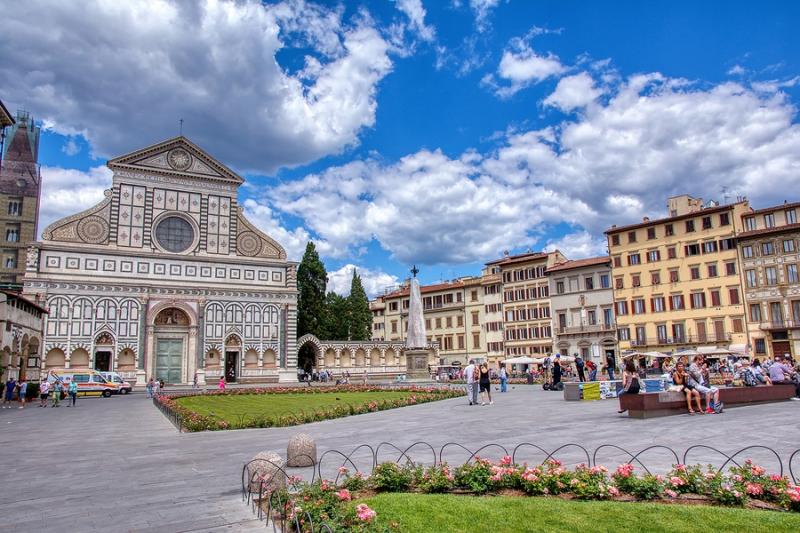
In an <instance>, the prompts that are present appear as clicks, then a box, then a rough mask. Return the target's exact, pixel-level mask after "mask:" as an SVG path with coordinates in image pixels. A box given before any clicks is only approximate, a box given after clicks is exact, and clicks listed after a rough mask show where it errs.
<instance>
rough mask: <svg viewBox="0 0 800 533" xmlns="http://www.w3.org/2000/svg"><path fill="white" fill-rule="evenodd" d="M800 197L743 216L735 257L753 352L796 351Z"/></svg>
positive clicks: (799, 346) (799, 349)
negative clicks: (799, 213) (737, 252)
mask: <svg viewBox="0 0 800 533" xmlns="http://www.w3.org/2000/svg"><path fill="white" fill-rule="evenodd" d="M798 211H800V202H796V203H791V204H790V203H784V204H783V205H778V206H774V207H769V208H766V209H759V210H756V211H753V212H750V213H745V214H743V215H742V225H743V226H744V233H741V234H739V247H738V248H739V260H740V264H741V267H742V276H743V279H744V285H745V287H744V300H745V304H746V306H747V326H748V333H749V336H750V344H751V348H752V352H753V355H754V356H755V357H774V356H775V355H783V354H787V353H788V354H792V355H798V354H800V278H798V266H799V265H798V264H799V263H800V251H798V247H800V223H798V220H797V215H798Z"/></svg>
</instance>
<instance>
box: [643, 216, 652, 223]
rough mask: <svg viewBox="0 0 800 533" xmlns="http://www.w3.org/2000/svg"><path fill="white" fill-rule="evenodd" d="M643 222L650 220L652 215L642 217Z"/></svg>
mask: <svg viewBox="0 0 800 533" xmlns="http://www.w3.org/2000/svg"><path fill="white" fill-rule="evenodd" d="M642 222H650V217H642Z"/></svg>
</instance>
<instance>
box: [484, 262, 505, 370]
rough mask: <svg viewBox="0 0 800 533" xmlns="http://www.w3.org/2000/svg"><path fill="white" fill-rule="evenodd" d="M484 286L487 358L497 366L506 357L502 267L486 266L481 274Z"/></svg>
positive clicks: (491, 363)
mask: <svg viewBox="0 0 800 533" xmlns="http://www.w3.org/2000/svg"><path fill="white" fill-rule="evenodd" d="M481 285H482V286H483V324H481V326H482V330H483V335H484V340H485V343H486V358H487V359H488V361H489V363H490V365H492V366H496V365H497V363H498V362H500V361H502V360H503V359H505V358H506V356H505V348H504V342H503V331H504V327H503V283H502V278H501V277H500V267H498V266H491V267H484V268H483V272H482V275H481Z"/></svg>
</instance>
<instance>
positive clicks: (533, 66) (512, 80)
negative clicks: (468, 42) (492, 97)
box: [481, 27, 567, 98]
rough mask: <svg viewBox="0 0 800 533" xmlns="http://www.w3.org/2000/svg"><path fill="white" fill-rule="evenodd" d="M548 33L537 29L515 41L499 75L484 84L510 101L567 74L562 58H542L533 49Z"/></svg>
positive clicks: (498, 68) (502, 59)
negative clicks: (531, 88)
mask: <svg viewBox="0 0 800 533" xmlns="http://www.w3.org/2000/svg"><path fill="white" fill-rule="evenodd" d="M547 32H548V31H547V30H543V29H542V28H537V27H534V28H532V29H531V30H530V31H529V32H528V33H527V34H526V35H525V36H524V37H515V38H513V39H511V40H510V41H509V44H508V47H507V48H506V49H505V50H504V51H503V55H502V57H501V58H500V64H499V65H498V67H497V72H496V73H495V74H487V75H486V76H484V77H483V79H482V80H481V82H482V84H483V85H484V86H486V87H489V88H490V89H492V90H493V91H494V93H495V94H496V95H497V96H499V97H500V98H509V97H511V96H513V95H515V94H516V93H518V92H519V91H521V90H522V89H525V88H526V87H529V86H531V85H535V84H537V83H539V82H542V81H544V80H546V79H548V78H551V77H558V76H561V75H562V74H564V72H566V71H567V67H565V66H564V65H563V64H562V63H561V60H560V59H559V58H558V56H556V55H555V54H552V53H549V52H548V53H546V54H541V53H539V52H537V51H535V50H534V49H533V45H532V44H531V41H532V39H533V37H535V36H536V35H540V34H542V33H547Z"/></svg>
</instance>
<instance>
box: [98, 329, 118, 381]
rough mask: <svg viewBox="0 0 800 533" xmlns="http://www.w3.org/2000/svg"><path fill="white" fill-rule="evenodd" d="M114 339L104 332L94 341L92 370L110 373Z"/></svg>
mask: <svg viewBox="0 0 800 533" xmlns="http://www.w3.org/2000/svg"><path fill="white" fill-rule="evenodd" d="M113 353H114V337H112V336H111V334H109V333H107V332H104V333H101V334H100V335H98V336H97V338H96V339H95V340H94V369H95V370H97V371H98V372H111V370H112V355H113Z"/></svg>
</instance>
